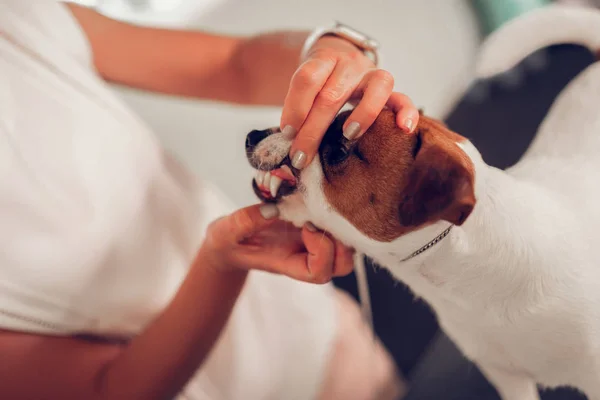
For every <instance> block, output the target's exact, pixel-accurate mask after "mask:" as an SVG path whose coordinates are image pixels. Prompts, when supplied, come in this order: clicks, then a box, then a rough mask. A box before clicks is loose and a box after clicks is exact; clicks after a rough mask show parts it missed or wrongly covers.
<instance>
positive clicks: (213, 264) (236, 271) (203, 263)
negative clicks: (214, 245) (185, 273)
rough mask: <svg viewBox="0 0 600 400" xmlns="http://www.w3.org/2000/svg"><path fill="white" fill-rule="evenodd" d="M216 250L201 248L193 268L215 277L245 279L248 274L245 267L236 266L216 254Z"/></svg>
mask: <svg viewBox="0 0 600 400" xmlns="http://www.w3.org/2000/svg"><path fill="white" fill-rule="evenodd" d="M216 253H217V251H216V250H207V249H204V248H201V249H200V251H198V254H197V255H196V259H195V260H194V263H193V264H192V269H193V270H199V271H201V273H202V274H208V275H210V276H211V277H213V278H215V279H221V278H226V280H234V281H235V280H239V279H244V278H245V277H246V275H248V271H247V270H245V269H241V268H237V267H235V266H234V265H233V264H232V263H231V262H228V261H227V260H226V259H224V258H222V257H218V256H216V255H215V254H216Z"/></svg>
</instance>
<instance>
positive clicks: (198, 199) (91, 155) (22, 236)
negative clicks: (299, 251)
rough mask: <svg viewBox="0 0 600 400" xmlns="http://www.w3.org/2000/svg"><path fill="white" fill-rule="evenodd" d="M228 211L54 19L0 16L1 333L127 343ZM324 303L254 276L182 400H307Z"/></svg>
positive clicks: (31, 12) (321, 340)
mask: <svg viewBox="0 0 600 400" xmlns="http://www.w3.org/2000/svg"><path fill="white" fill-rule="evenodd" d="M201 151H202V149H198V152H199V155H200V153H201ZM231 210H232V208H231V206H230V205H228V202H227V201H225V199H224V198H223V197H222V196H221V195H220V193H219V192H218V191H216V190H215V189H214V188H213V187H212V186H209V185H208V184H205V183H203V184H199V183H198V182H197V181H196V178H195V177H194V176H192V175H191V174H189V173H188V172H187V171H186V170H185V169H184V168H183V167H182V166H181V165H179V164H178V163H177V162H176V161H175V160H174V159H173V158H172V157H170V156H169V155H168V154H166V153H165V151H164V150H163V149H162V147H161V146H160V144H159V143H158V142H157V140H156V139H155V137H154V136H153V135H152V133H151V132H150V130H149V129H148V127H147V126H145V124H144V123H143V122H142V121H140V120H139V119H138V118H136V116H135V115H133V114H132V113H130V112H129V111H128V109H127V108H126V107H125V106H124V104H122V102H121V101H120V100H119V99H118V98H117V97H116V96H115V95H114V94H113V92H112V91H111V90H110V88H109V87H108V86H106V85H105V83H104V82H103V81H102V80H101V79H100V78H99V77H98V76H97V74H96V72H95V71H94V68H93V64H92V60H91V52H90V47H89V44H88V43H87V40H86V38H85V36H84V35H83V33H82V31H81V29H80V27H79V26H78V25H77V23H76V21H75V19H74V18H73V17H72V16H71V14H70V13H69V11H68V10H67V9H66V7H64V6H63V5H60V4H59V3H56V2H55V1H54V0H0V327H2V328H5V329H12V330H18V331H27V332H38V333H48V334H58V335H71V334H74V333H80V332H85V333H92V334H100V335H119V336H122V335H126V336H131V335H135V334H137V333H139V332H140V331H141V330H142V329H143V328H144V326H145V325H146V324H147V323H148V322H149V321H150V320H151V319H152V318H153V317H155V316H156V315H157V313H158V312H160V311H161V310H162V309H163V308H164V307H165V305H166V304H167V303H168V302H169V300H170V299H171V298H172V297H173V295H174V294H175V292H176V290H177V288H178V287H179V285H180V283H181V282H182V280H183V279H184V277H185V274H186V271H187V269H188V266H189V264H190V262H191V260H192V258H193V257H194V255H195V251H196V250H197V248H198V246H199V244H200V242H201V240H202V235H203V232H204V230H205V228H206V225H207V224H208V223H209V222H210V221H212V220H214V219H215V218H216V217H218V216H220V215H222V214H223V213H226V212H230V211H231ZM332 293H333V289H332V287H331V286H313V285H308V284H302V283H298V282H295V281H292V280H290V279H288V278H284V277H279V276H274V275H269V274H262V273H252V274H251V277H250V279H249V281H248V285H247V286H246V288H245V289H244V291H243V293H242V296H241V298H240V301H239V303H238V304H237V306H236V309H235V310H234V313H233V316H232V319H231V321H230V323H229V325H228V326H227V328H226V330H225V332H224V334H223V336H222V337H221V339H220V341H219V342H218V345H217V347H216V349H215V350H214V352H213V353H212V355H211V356H210V358H209V360H208V361H207V363H206V364H205V366H204V367H203V369H202V370H201V371H200V372H199V373H198V374H197V376H196V378H195V379H194V380H193V381H192V382H191V383H190V385H189V387H188V393H186V395H187V398H190V399H232V400H233V399H235V400H238V399H242V398H243V399H249V400H254V399H267V398H268V399H283V398H285V399H296V398H297V399H302V400H305V399H310V398H313V397H314V396H315V392H316V390H317V389H318V385H319V382H320V376H321V374H322V372H323V369H324V365H323V364H324V363H325V362H327V357H326V356H327V352H328V351H329V347H330V343H331V341H332V340H333V337H334V334H335V324H334V320H335V315H334V306H333V296H332ZM291 324H294V327H293V328H291ZM307 343H310V344H311V346H310V347H307V346H306V344H307ZM165 345H168V343H165Z"/></svg>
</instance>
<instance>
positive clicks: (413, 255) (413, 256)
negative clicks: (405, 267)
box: [400, 225, 454, 262]
mask: <svg viewBox="0 0 600 400" xmlns="http://www.w3.org/2000/svg"><path fill="white" fill-rule="evenodd" d="M453 226H454V225H450V226H449V227H448V228H446V229H445V230H444V231H443V232H442V233H440V234H439V235H437V236H436V237H435V238H433V240H431V241H430V242H429V243H427V244H426V245H425V246H423V247H421V248H420V249H419V250H417V251H415V252H413V253H412V254H411V255H409V256H408V257H406V258H403V259H402V260H400V262H404V261H408V260H410V259H411V258H415V257H416V256H418V255H419V254H421V253H423V252H425V251H427V250H429V249H430V248H432V247H433V246H435V245H436V244H438V243H439V242H441V241H442V239H444V238H445V237H446V236H448V234H449V233H450V231H451V230H452V227H453Z"/></svg>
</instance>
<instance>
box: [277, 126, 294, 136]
mask: <svg viewBox="0 0 600 400" xmlns="http://www.w3.org/2000/svg"><path fill="white" fill-rule="evenodd" d="M281 133H282V134H283V135H284V136H287V137H289V138H290V139H291V138H293V137H294V136H296V129H294V127H293V126H291V125H286V126H285V127H284V128H283V129H282V130H281Z"/></svg>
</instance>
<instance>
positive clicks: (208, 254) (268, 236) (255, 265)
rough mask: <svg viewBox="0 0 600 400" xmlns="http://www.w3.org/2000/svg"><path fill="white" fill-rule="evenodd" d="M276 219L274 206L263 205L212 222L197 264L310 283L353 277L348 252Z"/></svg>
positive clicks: (311, 229)
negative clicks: (269, 273)
mask: <svg viewBox="0 0 600 400" xmlns="http://www.w3.org/2000/svg"><path fill="white" fill-rule="evenodd" d="M277 217H278V210H277V207H276V206H275V205H272V204H263V205H255V206H250V207H246V208H243V209H240V210H238V211H236V212H234V213H232V214H230V215H228V216H225V217H223V218H220V219H218V220H216V221H214V222H213V223H212V224H211V225H210V226H209V228H208V230H207V234H206V239H205V241H204V243H203V245H202V247H201V249H200V251H199V253H198V260H199V262H202V263H205V264H208V265H205V267H210V268H215V269H217V270H218V271H236V270H250V269H257V270H263V271H268V272H273V273H278V274H283V275H287V276H289V277H291V278H294V279H297V280H301V281H306V282H312V283H326V282H329V281H330V280H331V278H332V277H334V276H343V275H347V274H349V273H350V272H352V269H353V260H352V256H353V251H352V250H351V249H349V248H347V247H346V246H344V245H343V244H342V243H340V242H339V241H337V240H335V239H333V238H332V237H331V236H329V235H328V234H326V233H324V232H321V231H318V230H316V228H315V227H314V225H312V224H307V225H305V226H304V227H303V228H302V229H298V228H295V227H294V226H293V225H291V224H289V223H287V222H284V221H281V220H280V219H278V218H277ZM199 267H202V266H201V265H199Z"/></svg>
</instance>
